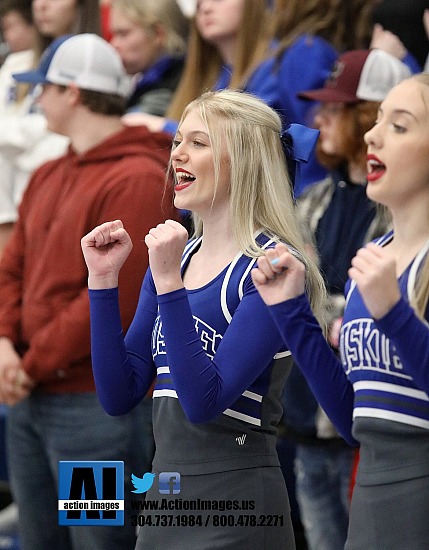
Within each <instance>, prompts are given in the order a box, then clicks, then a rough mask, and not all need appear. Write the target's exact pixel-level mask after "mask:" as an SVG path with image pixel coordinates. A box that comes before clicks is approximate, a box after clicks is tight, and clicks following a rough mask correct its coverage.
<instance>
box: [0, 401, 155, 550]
mask: <svg viewBox="0 0 429 550" xmlns="http://www.w3.org/2000/svg"><path fill="white" fill-rule="evenodd" d="M140 415H141V408H140V406H137V407H136V408H135V409H134V410H133V411H131V412H130V413H128V414H126V415H123V416H119V417H110V416H108V415H107V414H106V413H105V412H104V411H103V410H102V408H101V406H100V405H99V403H98V398H97V396H96V395H95V394H90V393H85V394H62V395H47V394H36V393H35V394H33V395H31V396H30V397H28V398H27V399H25V400H24V401H22V402H20V403H18V404H17V405H15V406H14V407H11V409H10V411H9V414H8V418H7V448H8V461H9V477H10V484H11V488H12V493H13V497H14V499H15V501H16V502H17V504H18V508H19V536H20V543H21V548H22V550H42V549H43V550H45V549H46V550H132V549H133V548H134V545H135V540H136V536H135V528H133V527H132V525H131V518H130V515H131V510H130V500H131V497H132V494H131V493H130V491H131V486H130V475H131V473H132V472H133V471H136V470H143V471H150V464H149V465H148V464H147V463H146V458H143V457H142V458H141V464H140V465H138V464H136V462H133V456H132V452H133V450H134V452H135V449H139V452H140V449H141V448H142V445H141V444H140V443H138V444H136V441H135V439H138V432H139V430H138V429H137V428H136V426H137V423H136V420H138V421H139V422H141V419H140V418H139V416H140ZM137 454H138V453H135V455H136V456H135V458H136V459H138V458H139V457H138V456H137ZM60 460H123V461H124V463H125V524H124V526H110V527H103V526H73V527H60V526H58V461H60Z"/></svg>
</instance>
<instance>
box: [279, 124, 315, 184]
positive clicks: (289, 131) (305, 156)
mask: <svg viewBox="0 0 429 550" xmlns="http://www.w3.org/2000/svg"><path fill="white" fill-rule="evenodd" d="M319 134H320V132H319V130H315V129H314V128H308V127H307V126H303V125H302V124H289V126H288V127H287V128H286V129H285V130H283V132H282V133H281V134H280V139H281V142H282V145H283V151H284V153H285V156H286V162H287V166H288V169H289V174H290V177H291V180H292V183H293V184H294V183H295V181H297V180H298V179H299V168H300V164H301V163H303V162H308V161H309V160H310V157H311V154H312V153H313V150H314V148H315V146H316V143H317V139H318V137H319Z"/></svg>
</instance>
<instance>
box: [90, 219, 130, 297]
mask: <svg viewBox="0 0 429 550" xmlns="http://www.w3.org/2000/svg"><path fill="white" fill-rule="evenodd" d="M81 247H82V252H83V256H84V258H85V262H86V265H87V267H88V271H89V277H88V287H89V288H91V289H102V288H115V287H117V286H118V278H119V271H120V269H121V267H122V266H123V265H124V263H125V260H126V259H127V258H128V255H129V253H130V252H131V250H132V247H133V244H132V242H131V238H130V236H129V235H128V233H127V232H126V231H125V229H124V226H123V224H122V222H121V220H115V221H112V222H106V223H103V224H101V225H99V226H97V227H96V228H94V229H93V230H92V231H91V232H90V233H88V234H87V235H85V237H83V238H82V240H81Z"/></svg>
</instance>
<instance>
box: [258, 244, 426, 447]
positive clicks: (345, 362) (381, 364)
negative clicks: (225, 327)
mask: <svg viewBox="0 0 429 550" xmlns="http://www.w3.org/2000/svg"><path fill="white" fill-rule="evenodd" d="M392 237H393V235H392V234H389V235H387V236H386V237H384V238H383V239H382V240H381V241H380V244H386V243H387V242H389V241H390V239H391V238H392ZM423 257H424V256H423V255H419V256H417V257H416V258H415V259H414V261H413V262H412V263H411V264H410V265H409V266H408V268H407V269H406V271H405V272H404V273H403V274H402V275H401V276H400V277H399V279H398V283H399V286H400V290H401V296H402V297H401V299H400V300H399V302H398V303H397V304H396V305H395V306H394V307H393V308H392V310H391V311H389V312H388V313H387V314H386V315H385V316H384V317H383V318H381V319H379V320H374V319H372V317H371V316H370V314H369V313H368V310H367V309H366V307H365V305H364V302H363V300H362V298H361V296H360V294H359V292H358V290H357V288H356V286H355V285H354V284H350V282H349V283H348V285H347V288H348V302H347V306H346V310H345V313H344V320H343V326H342V329H341V335H340V351H341V361H340V360H339V359H337V357H336V356H335V354H334V353H333V352H332V350H331V348H330V347H329V345H328V344H327V343H326V341H325V338H324V336H323V334H322V331H321V329H320V326H319V325H318V323H317V321H316V320H315V318H314V316H313V313H312V311H311V309H310V306H309V303H308V300H307V298H306V296H305V295H301V296H299V297H297V298H295V299H293V300H288V301H286V302H283V303H280V304H277V305H274V306H271V307H270V308H269V309H270V311H271V314H272V315H273V318H274V320H275V321H276V324H277V326H278V328H279V330H280V331H281V332H282V334H283V338H284V340H285V343H286V344H287V346H288V348H289V349H290V350H291V352H292V354H293V357H294V359H295V361H296V363H297V364H298V366H299V367H300V369H301V370H302V372H303V373H304V375H305V377H306V378H307V380H308V382H309V385H310V387H311V389H312V391H313V393H314V395H315V396H316V398H317V400H318V401H319V403H320V404H321V406H322V407H323V408H324V409H325V411H326V413H327V414H328V415H329V417H330V418H331V420H332V422H333V423H334V424H335V426H336V427H337V429H338V431H339V432H340V433H341V435H342V436H343V437H344V439H345V440H346V441H348V442H349V443H351V444H352V443H356V439H358V437H357V435H356V434H357V431H356V430H355V426H354V425H353V424H354V423H355V424H358V421H359V420H360V419H374V418H376V419H382V420H388V421H390V422H396V423H401V424H403V425H405V426H409V427H417V428H419V429H424V430H425V431H426V433H427V434H429V327H428V324H427V323H426V322H423V321H422V320H420V319H419V318H418V317H417V316H416V314H415V312H414V310H413V309H412V307H411V306H410V305H409V296H410V293H411V292H413V288H414V283H415V280H416V277H417V274H418V269H419V268H420V267H421V262H422V259H423ZM428 318H429V310H428V311H427V314H426V319H428ZM303 343H305V344H304V345H303ZM385 429H386V430H389V423H388V424H387V427H386V426H385ZM405 429H406V428H405ZM354 435H356V439H355V437H354Z"/></svg>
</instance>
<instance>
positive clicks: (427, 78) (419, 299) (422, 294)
mask: <svg viewBox="0 0 429 550" xmlns="http://www.w3.org/2000/svg"><path fill="white" fill-rule="evenodd" d="M411 78H412V79H413V80H416V81H417V82H420V83H421V84H423V85H425V86H428V87H429V73H420V74H417V75H415V76H412V77H411ZM426 108H427V111H428V115H429V104H426ZM428 185H429V182H428ZM428 301H429V253H428V254H427V255H426V259H425V260H424V262H423V265H422V267H421V269H420V275H419V277H418V280H417V285H416V289H415V295H414V297H413V298H412V300H411V305H412V307H413V308H414V309H415V311H416V313H417V315H418V316H419V317H420V318H421V319H424V318H425V313H426V308H427V304H428Z"/></svg>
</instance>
